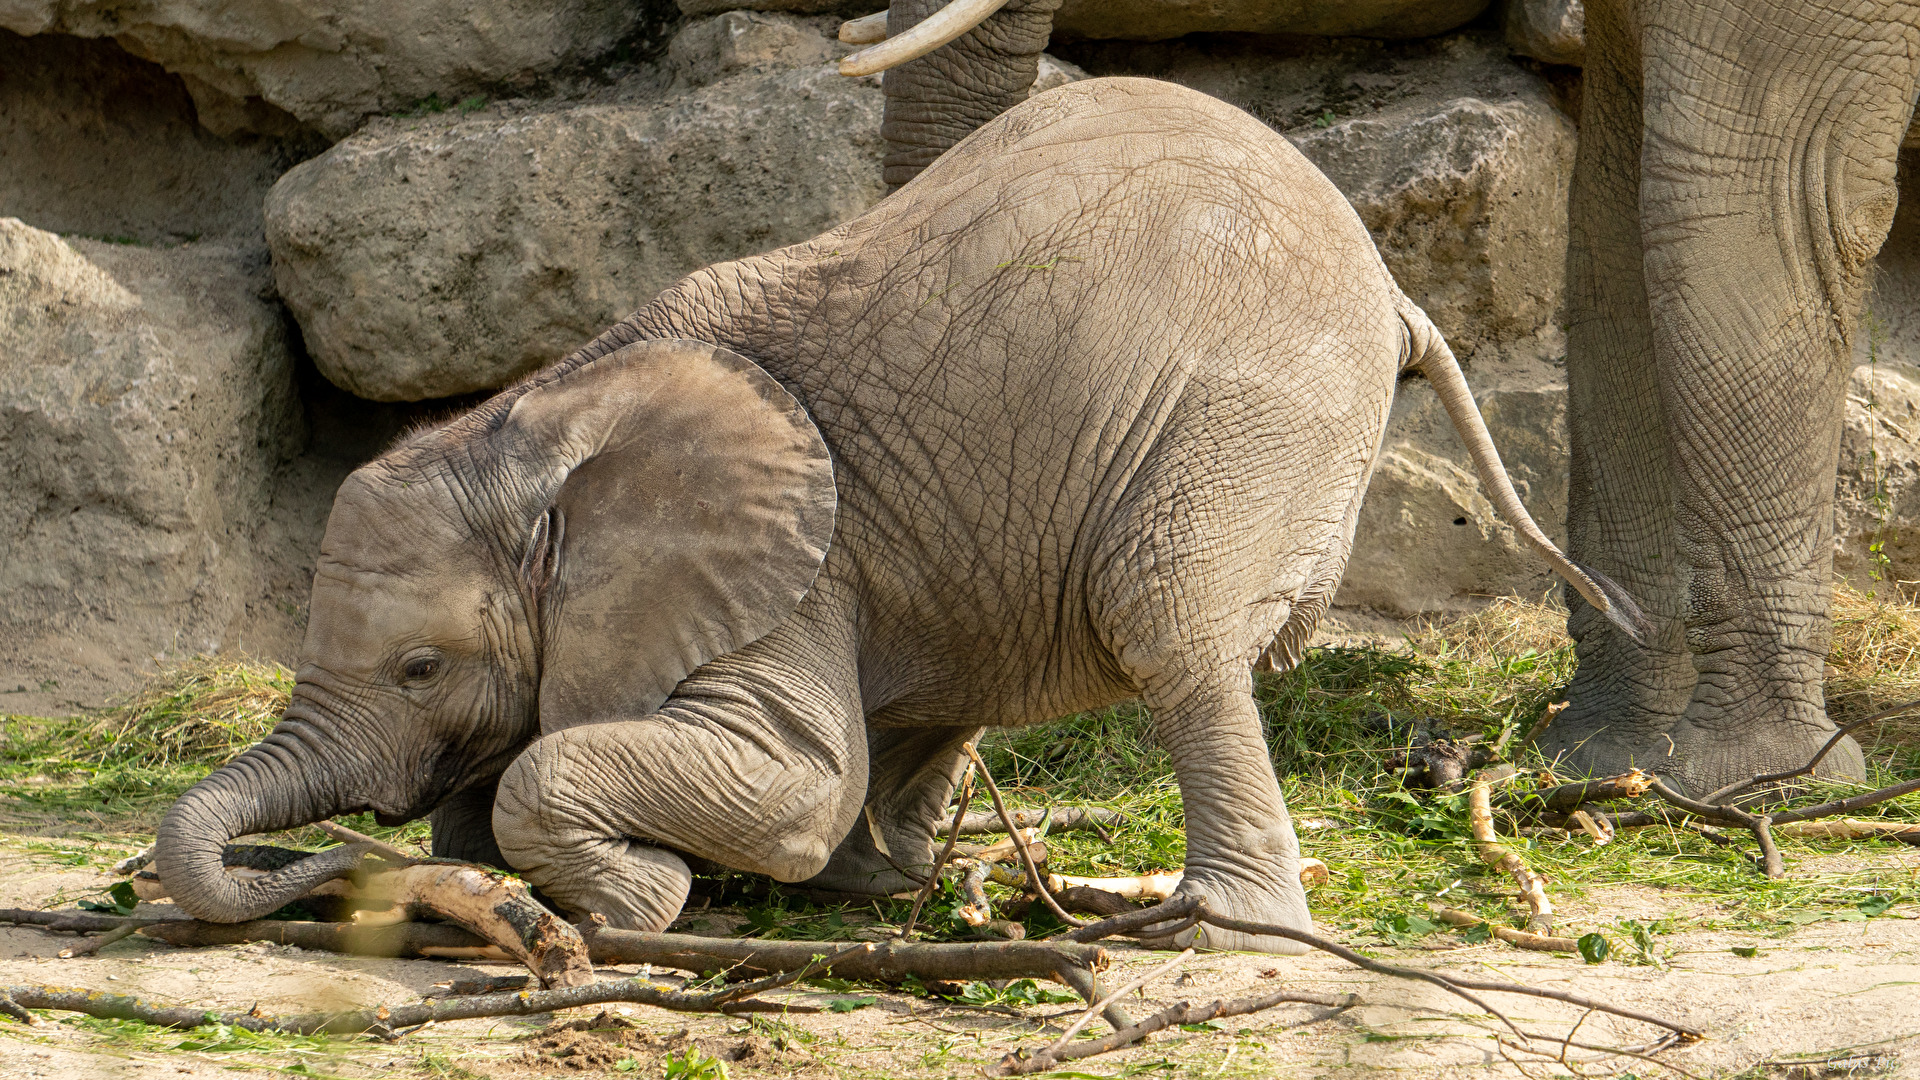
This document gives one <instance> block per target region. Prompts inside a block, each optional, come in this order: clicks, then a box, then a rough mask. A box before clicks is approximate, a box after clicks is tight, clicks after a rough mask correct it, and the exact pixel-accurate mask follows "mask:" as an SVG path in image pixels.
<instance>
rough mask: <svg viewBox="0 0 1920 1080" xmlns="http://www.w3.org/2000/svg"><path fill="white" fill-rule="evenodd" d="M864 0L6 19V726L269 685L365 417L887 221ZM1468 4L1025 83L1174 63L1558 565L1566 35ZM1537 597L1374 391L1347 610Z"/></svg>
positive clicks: (2, 153) (1846, 492)
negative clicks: (1393, 286)
mask: <svg viewBox="0 0 1920 1080" xmlns="http://www.w3.org/2000/svg"><path fill="white" fill-rule="evenodd" d="M874 6H877V4H871V5H867V6H866V7H862V6H861V5H860V4H858V3H851V2H850V0H678V2H677V4H674V5H669V4H666V3H665V2H664V0H656V2H650V3H640V4H607V3H603V2H601V0H563V2H561V3H559V4H548V5H528V4H524V3H521V4H518V5H517V6H516V5H515V4H511V3H510V4H508V5H507V6H505V7H503V6H501V5H500V4H498V3H489V4H485V5H476V4H472V3H469V2H468V0H424V2H423V3H421V4H416V5H412V6H408V7H406V9H405V10H404V11H403V10H400V9H397V8H394V9H391V10H389V8H390V5H384V6H379V7H374V6H368V4H367V3H366V0H241V2H240V3H238V4H232V3H221V4H214V3H211V0H143V2H142V3H140V4H137V5H136V4H131V3H124V2H121V0H87V2H81V0H0V162H4V163H5V167H4V168H0V218H6V219H14V220H6V221H4V222H0V596H5V597H7V599H8V602H7V604H6V605H5V606H4V608H0V711H46V710H49V709H54V708H58V707H61V706H64V705H69V704H73V703H87V704H92V703H97V702H98V701H99V700H101V699H102V698H103V697H104V696H105V695H107V694H108V693H110V692H112V691H114V690H116V689H119V688H123V687H125V686H128V685H130V684H131V683H132V682H133V681H135V680H136V679H137V678H138V676H139V674H140V672H141V670H142V669H144V668H146V667H149V666H151V665H152V664H153V663H155V662H156V661H158V660H160V659H163V658H165V657H168V656H174V655H180V654H183V653H190V652H196V651H215V650H223V651H235V650H251V651H256V652H261V653H265V654H268V655H274V656H278V657H280V658H282V659H286V658H289V657H290V655H291V653H292V651H293V648H294V643H295V642H297V640H298V638H299V635H300V632H301V628H302V622H303V612H304V606H305V603H306V595H307V591H308V585H309V580H310V578H311V573H312V563H313V559H314V555H315V552H316V551H317V545H318V539H319V536H320V532H321V529H322V527H323V526H324V523H325V518H326V513H327V509H328V506H329V504H330V502H331V498H332V493H333V490H334V488H335V487H337V485H338V483H339V482H340V480H341V478H342V477H344V475H345V474H346V472H347V471H348V470H350V469H351V468H353V467H354V466H355V465H356V464H358V463H359V462H361V461H364V460H366V459H367V458H368V457H369V456H371V455H373V454H374V453H377V452H378V450H379V449H380V448H381V447H382V445H383V444H384V443H385V441H386V440H388V439H390V438H391V437H392V435H393V434H394V433H395V432H397V431H399V430H401V429H403V428H404V427H405V426H407V425H408V424H409V423H410V422H412V421H415V420H417V419H419V418H420V417H423V416H434V415H445V414H447V413H448V412H450V411H452V410H456V409H459V408H461V407H464V406H466V405H469V404H471V403H472V402H473V401H475V400H478V399H479V397H480V396H481V395H484V394H485V393H487V392H489V391H490V390H492V389H494V388H497V387H499V386H501V385H503V384H505V383H507V382H510V381H512V380H514V379H516V378H518V377H520V376H521V375H523V374H525V373H526V372H528V371H531V370H533V369H535V368H537V367H538V366H540V365H541V364H544V363H547V362H550V361H551V360H552V359H555V358H557V357H559V356H561V355H563V354H564V353H566V352H567V351H568V350H570V349H571V348H573V347H574V346H576V345H578V344H579V343H581V342H582V341H585V340H586V339H588V338H590V337H591V336H592V335H593V334H595V333H596V332H598V331H599V330H600V329H601V328H603V327H604V326H605V325H607V324H609V323H611V322H613V321H615V320H617V319H619V318H620V317H622V316H623V315H625V314H626V313H627V312H628V311H630V310H632V309H633V308H635V307H638V306H640V305H641V304H643V303H645V302H646V300H647V299H648V298H650V297H651V296H652V295H653V294H654V293H655V292H657V291H658V290H659V289H661V288H662V287H664V286H666V285H667V284H669V283H671V282H672V281H673V280H674V279H676V278H677V277H679V276H681V275H683V274H685V273H687V272H688V271H691V270H693V269H696V268H697V267H699V266H701V265H704V264H706V263H709V262H712V261H716V260H721V259H727V258H733V257H737V256H741V255H745V254H750V253H752V252H756V251H761V250H765V249H767V248H771V247H775V246H778V245H781V244H785V243H789V242H793V241H796V240H800V239H804V238H805V237H808V236H811V235H814V234H815V233H817V232H819V231H822V230H824V229H826V228H828V227H830V226H832V225H834V224H836V223H838V222H840V221H843V220H845V219H847V218H849V217H851V216H853V215H855V214H858V213H860V212H861V211H863V210H864V209H866V208H867V207H869V206H871V205H872V204H873V203H874V202H875V201H877V200H878V199H879V198H881V197H882V195H883V194H884V186H883V185H882V184H881V182H880V174H879V160H880V157H881V155H882V153H883V144H882V142H881V140H880V137H879V132H878V128H879V120H880V112H881V104H882V102H881V96H880V92H879V90H878V85H877V80H876V79H860V80H849V79H844V78H841V77H840V76H838V75H837V74H836V73H835V72H834V70H833V68H832V66H831V64H832V61H833V60H835V59H836V58H837V57H838V56H840V55H842V54H843V53H844V52H845V51H847V50H846V49H845V48H844V47H843V46H840V45H839V44H838V43H837V42H836V41H834V40H833V36H834V32H835V30H836V28H837V26H838V22H839V19H840V17H841V16H844V15H859V14H865V13H866V11H867V10H869V9H871V8H872V7H874ZM1487 6H1488V5H1487V3H1486V0H1446V2H1444V3H1414V2H1412V0H1355V2H1351V3H1343V4H1332V3H1327V2H1324V0H1287V2H1285V3H1267V2H1258V3H1256V2H1253V0H1206V2H1204V3H1202V2H1192V3H1189V2H1187V0H1164V2H1163V0H1151V2H1149V0H1116V2H1111V3H1110V2H1107V0H1098V2H1096V0H1066V2H1065V3H1064V5H1063V6H1062V8H1061V12H1060V17H1059V22H1058V27H1059V32H1058V33H1057V34H1056V37H1055V41H1054V44H1053V46H1052V50H1053V51H1052V53H1051V54H1050V55H1048V56H1046V57H1043V62H1042V70H1043V73H1044V74H1043V79H1042V83H1041V84H1040V86H1039V88H1038V90H1039V91H1044V90H1045V89H1046V88H1048V87H1050V86H1053V85H1058V84H1059V83H1062V82H1066V81H1071V80H1073V79H1077V78H1082V77H1085V76H1087V75H1089V74H1091V75H1107V74H1115V75H1120V74H1125V75H1145V76H1150V77H1156V78H1163V79H1169V80H1172V81H1175V82H1180V83H1183V84H1185V85H1188V86H1192V87H1194V88H1196V89H1198V90H1201V91H1203V92H1206V93H1209V94H1213V95H1215V96H1218V97H1220V98H1223V99H1225V100H1227V101H1229V102H1232V103H1234V104H1236V105H1238V106H1240V107H1242V108H1244V109H1246V110H1247V111H1249V112H1250V113H1252V114H1253V115H1255V116H1257V117H1259V118H1260V119H1262V120H1263V121H1265V122H1266V123H1267V124H1269V125H1270V126H1272V127H1274V128H1275V129H1276V130H1279V131H1281V132H1283V133H1284V134H1286V136H1287V137H1288V138H1290V139H1292V140H1293V141H1294V143H1295V144H1296V145H1297V146H1299V147H1300V149H1301V150H1302V151H1303V152H1304V153H1305V154H1307V155H1308V156H1309V157H1310V158H1311V159H1312V160H1313V161H1314V162H1315V163H1316V164H1317V165H1318V166H1319V167H1320V168H1321V169H1322V170H1323V171H1325V172H1326V173H1327V174H1328V176H1329V177H1331V178H1332V179H1333V181H1334V182H1335V183H1336V184H1337V185H1338V186H1339V187H1340V188H1341V190H1342V191H1344V192H1345V193H1346V194H1347V195H1348V197H1349V198H1350V199H1351V200H1352V201H1353V203H1354V206H1355V209H1356V211H1357V212H1358V213H1359V215H1360V217H1361V219H1362V220H1363V221H1364V222H1365V223H1366V225H1367V226H1368V228H1369V229H1370V230H1371V231H1372V232H1373V234H1374V236H1375V239H1376V241H1377V242H1378V244H1379V246H1380V249H1381V254H1382V256H1383V257H1384V259H1385V260H1386V262H1387V264H1388V266H1389V268H1390V269H1391V270H1392V271H1393V272H1394V274H1395V276H1396V278H1397V279H1398V280H1399V281H1400V283H1401V285H1402V287H1403V288H1405V289H1406V290H1407V292H1408V293H1409V295H1411V296H1412V297H1413V298H1414V299H1416V300H1417V301H1419V302H1420V303H1421V304H1422V305H1423V306H1425V307H1426V309H1427V310H1428V311H1429V312H1430V313H1431V314H1432V315H1433V317H1434V320H1435V322H1436V323H1437V324H1438V325H1439V326H1440V327H1441V329H1442V330H1443V331H1444V332H1445V333H1446V334H1447V336H1448V338H1449V340H1450V341H1451V342H1452V343H1453V345H1454V348H1455V350H1456V352H1457V353H1459V355H1460V356H1461V358H1462V360H1463V362H1464V364H1465V366H1466V367H1467V371H1468V377H1469V379H1470V380H1471V381H1472V383H1473V385H1474V387H1475V393H1476V397H1477V398H1478V400H1479V401H1480V404H1481V408H1482V411H1483V412H1484V413H1485V414H1486V416H1487V420H1488V423H1489V426H1490V427H1491V429H1492V430H1493V434H1494V437H1495V439H1496V441H1497V443H1498V444H1499V446H1500V448H1501V450H1502V453H1503V455H1504V456H1505V457H1506V459H1507V463H1508V466H1509V468H1510V470H1511V471H1512V473H1513V474H1514V477H1515V480H1516V482H1517V486H1518V487H1519V489H1520V492H1521V495H1522V498H1523V499H1524V500H1525V501H1526V502H1527V504H1528V505H1529V506H1530V507H1531V508H1532V510H1533V513H1534V515H1535V516H1536V518H1537V519H1538V520H1539V521H1540V522H1541V523H1542V525H1544V526H1546V527H1547V529H1548V531H1549V532H1550V533H1552V534H1554V535H1555V536H1556V537H1558V536H1559V534H1560V531H1561V522H1562V520H1563V517H1564V514H1565V509H1566V487H1567V441H1566V440H1567V435H1566V432H1567V422H1566V404H1565V402H1566V393H1565V377H1564V369H1563V366H1562V356H1563V351H1564V344H1563V336H1562V333H1561V329H1560V326H1559V319H1560V315H1561V305H1562V302H1563V299H1562V292H1563V288H1562V286H1563V281H1564V270H1563V262H1564V258H1565V251H1566V225H1565V217H1566V199H1567V185H1568V177H1569V174H1570V171H1571V168H1572V159H1573V152H1574V148H1575V145H1576V143H1577V140H1578V132H1577V129H1576V125H1575V123H1574V121H1573V119H1572V116H1573V114H1575V113H1577V109H1578V98H1579V73H1578V70H1577V66H1568V65H1577V64H1578V63H1579V62H1580V60H1581V57H1582V50H1583V44H1582V41H1581V30H1582V27H1581V19H1582V12H1581V6H1580V3H1579V0H1504V2H1503V3H1502V4H1501V5H1500V6H1499V8H1498V9H1497V10H1484V9H1486V8H1487ZM749 9H752V10H749ZM1265 34H1282V35H1289V36H1279V37H1274V36H1262V35H1265ZM1302 34H1333V35H1365V36H1334V37H1324V36H1323V37H1304V36H1299V35H1302ZM1389 39H1398V40H1389ZM1907 164H1908V165H1912V164H1915V162H1908V163H1907ZM1914 175H1915V174H1914V173H1913V170H1912V169H1911V168H1909V169H1908V170H1907V177H1908V179H1907V182H1908V185H1909V186H1911V185H1912V183H1913V182H1914ZM1910 196H1911V197H1910V198H1909V199H1908V200H1907V201H1906V203H1905V204H1904V205H1905V206H1907V207H1909V209H1908V210H1906V211H1903V212H1902V214H1901V215H1900V217H1899V218H1898V220H1897V221H1896V223H1895V227H1894V231H1893V235H1892V238H1891V239H1890V240H1889V242H1888V245H1887V248H1886V251H1885V253H1884V254H1883V255H1882V257H1881V259H1880V263H1879V271H1878V276H1877V277H1876V283H1875V287H1874V292H1873V294H1872V299H1871V301H1870V303H1869V309H1870V316H1869V319H1868V320H1867V323H1866V324H1865V325H1863V327H1862V328H1861V330H1860V332H1859V333H1858V334H1857V335H1856V342H1857V346H1858V347H1857V352H1858V360H1859V363H1860V365H1861V367H1860V369H1859V370H1858V371H1856V373H1855V378H1854V385H1853V390H1852V394H1851V396H1850V398H1849V403H1848V406H1847V429H1846V433H1845V441H1844V446H1843V452H1842V453H1843V457H1842V462H1841V476H1840V479H1839V483H1838V487H1837V491H1838V496H1839V500H1838V511H1837V515H1836V553H1837V565H1838V566H1839V568H1840V569H1841V571H1842V572H1844V573H1846V574H1848V575H1850V576H1852V577H1854V578H1856V579H1858V580H1859V581H1860V582H1862V583H1864V584H1868V585H1872V584H1873V583H1875V582H1877V581H1886V580H1893V579H1898V580H1909V581H1911V580H1920V314H1916V313H1920V192H1912V193H1910ZM1551 586H1552V579H1551V578H1550V576H1549V575H1548V574H1547V572H1546V569H1545V567H1544V565H1542V564H1541V563H1540V562H1539V561H1538V560H1536V559H1535V558H1534V557H1533V556H1532V555H1530V554H1529V553H1527V552H1526V551H1524V550H1523V549H1522V548H1521V547H1520V545H1519V544H1518V543H1517V542H1516V541H1515V538H1514V536H1513V533H1512V531H1511V529H1510V528H1509V527H1508V526H1507V525H1505V524H1504V523H1503V522H1500V521H1499V520H1497V518H1495V517H1494V515H1493V514H1492V511H1491V508H1490V507H1489V505H1488V504H1487V502H1486V500H1485V498H1484V497H1483V495H1482V494H1481V492H1480V490H1479V485H1478V483H1477V481H1476V480H1475V479H1474V477H1473V476H1472V473H1471V470H1470V467H1469V464H1468V462H1467V459H1466V455H1465V452H1464V450H1463V449H1462V448H1461V446H1460V445H1459V441H1458V439H1457V438H1456V437H1455V436H1454V434H1453V432H1452V429H1451V427H1450V425H1449V424H1448V423H1447V421H1446V419H1445V417H1444V415H1443V413H1442V411H1441V410H1440V409H1439V407H1438V405H1437V402H1436V401H1435V399H1434V397H1433V394H1432V392H1431V391H1430V390H1429V389H1428V388H1427V386H1426V385H1425V384H1424V383H1423V382H1421V381H1419V380H1417V379H1414V380H1408V381H1406V382H1404V383H1403V384H1402V386H1401V389H1400V391H1399V395H1398V397H1397V400H1396V402H1395V404H1394V408H1393V412H1392V417H1391V421H1390V425H1389V430H1388V433H1387V437H1386V439H1385V443H1384V445H1383V447H1382V452H1381V457H1380V460H1379V464H1378V467H1377V469H1376V472H1375V476H1374V480H1373V483H1372V486H1371V488H1370V490H1369V494H1368V499H1367V503H1366V505H1365V508H1364V510H1363V513H1362V516H1361V521H1360V530H1359V536H1358V539H1357V542H1356V546H1355V549H1354V553H1353V558H1352V562H1351V565H1350V567H1349V570H1348V574H1347V578H1346V582H1345V584H1344V586H1343V588H1342V590H1341V592H1340V594H1339V598H1338V604H1339V605H1340V606H1342V607H1343V608H1345V609H1347V610H1349V611H1353V612H1357V611H1363V610H1364V611H1370V612H1377V613H1381V614H1385V615H1389V616H1395V617H1404V616H1407V615H1413V614H1421V613H1436V612H1446V611H1453V610H1459V609H1463V608H1468V607H1472V606H1476V605H1477V604H1479V603H1481V602H1483V601H1484V598H1485V597H1487V596H1494V595H1506V594H1515V593H1517V594H1521V595H1529V596H1538V595H1540V594H1541V593H1542V592H1544V591H1545V590H1547V589H1548V588H1550V587H1551Z"/></svg>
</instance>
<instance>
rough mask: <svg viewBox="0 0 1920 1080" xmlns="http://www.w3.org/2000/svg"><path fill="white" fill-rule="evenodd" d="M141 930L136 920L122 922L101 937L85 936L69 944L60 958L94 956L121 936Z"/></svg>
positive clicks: (127, 935)
mask: <svg viewBox="0 0 1920 1080" xmlns="http://www.w3.org/2000/svg"><path fill="white" fill-rule="evenodd" d="M139 931H140V924H139V923H135V922H124V923H121V924H120V925H119V926H116V927H114V928H113V929H111V930H109V931H107V932H106V933H104V934H101V935H100V936H99V937H91V938H83V939H82V940H80V941H76V942H74V943H73V944H71V945H69V946H67V947H66V948H64V949H61V950H60V954H59V955H60V959H62V960H71V959H73V958H74V957H76V956H92V955H93V954H94V953H97V952H99V951H100V950H101V949H104V948H106V947H107V946H109V945H111V944H113V943H114V942H116V941H119V940H120V939H121V938H125V937H131V936H133V935H134V934H136V933H139Z"/></svg>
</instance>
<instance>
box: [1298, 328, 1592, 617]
mask: <svg viewBox="0 0 1920 1080" xmlns="http://www.w3.org/2000/svg"><path fill="white" fill-rule="evenodd" d="M1470 378H1471V379H1472V383H1473V396H1474V400H1475V401H1477V402H1479V404H1480V412H1481V414H1482V415H1483V416H1485V417H1486V420H1487V428H1488V430H1489V431H1491V432H1492V433H1493V441H1494V444H1495V445H1496V446H1498V447H1499V449H1500V456H1501V459H1502V460H1503V461H1504V462H1505V463H1506V466H1507V472H1508V473H1509V474H1510V475H1511V476H1512V477H1513V485H1514V488H1515V489H1516V490H1517V491H1519V493H1520V500H1521V501H1522V502H1523V503H1525V504H1526V506H1527V510H1528V512H1529V513H1531V514H1532V515H1533V517H1534V520H1535V521H1537V522H1539V523H1540V527H1541V528H1542V529H1544V530H1546V532H1547V535H1548V536H1550V537H1552V538H1553V540H1554V542H1556V543H1564V542H1565V533H1566V529H1565V522H1566V515H1567V475H1568V473H1567V470H1568V454H1567V383H1566V370H1565V368H1563V367H1561V366H1559V365H1558V364H1554V363H1549V362H1546V361H1543V360H1537V359H1536V360H1530V361H1524V362H1514V363H1507V364H1502V365H1498V366H1492V367H1488V368H1483V369H1482V370H1477V371H1475V372H1474V373H1473V374H1472V375H1471V376H1470ZM1556 581H1557V579H1556V578H1554V576H1553V574H1552V572H1551V571H1549V570H1548V569H1547V565H1546V563H1545V562H1544V561H1542V560H1541V559H1540V558H1539V557H1538V556H1537V555H1535V554H1534V553H1533V551H1532V550H1531V549H1530V548H1528V547H1526V545H1525V544H1523V543H1522V542H1521V541H1520V540H1519V538H1518V537H1517V536H1515V535H1514V531H1513V528H1512V527H1511V526H1509V525H1508V524H1507V523H1506V522H1505V521H1503V520H1501V519H1500V517H1499V515H1498V514H1496V513H1494V510H1493V505H1492V504H1491V503H1489V502H1488V501H1487V498H1486V496H1485V495H1484V494H1483V493H1482V492H1481V489H1480V482H1479V480H1478V478H1476V477H1475V476H1474V474H1473V463H1472V462H1471V461H1470V460H1469V459H1468V457H1467V452H1466V449H1465V447H1463V446H1461V444H1460V439H1459V437H1458V436H1457V435H1455V434H1454V430H1453V425H1452V423H1450V422H1449V421H1448V419H1447V414H1446V411H1445V410H1444V409H1443V408H1442V407H1441V405H1440V401H1439V398H1438V397H1436V396H1435V394H1434V392H1433V388H1432V387H1430V386H1429V385H1427V382H1426V380H1424V379H1410V380H1407V381H1405V382H1402V383H1401V384H1400V388H1399V391H1398V393H1397V394H1396V395H1395V397H1394V403H1393V412H1392V414H1391V416H1390V417H1389V419H1388V422H1387V435H1386V439H1385V440H1384V442H1383V444H1382V446H1381V451H1380V458H1379V461H1378V463H1377V464H1376V465H1375V467H1374V474H1373V481H1372V482H1371V483H1370V484H1369V485H1368V487H1367V497H1366V501H1365V502H1364V503H1363V504H1362V505H1361V508H1360V524H1359V528H1358V529H1357V530H1356V534H1355V541H1354V550H1353V554H1352V557H1351V558H1350V560H1349V562H1348V565H1347V576H1346V578H1345V580H1344V581H1343V582H1342V584H1341V586H1340V592H1339V594H1338V595H1337V596H1336V597H1335V603H1336V604H1337V605H1338V606H1340V607H1345V608H1363V609H1366V610H1369V611H1375V612H1380V613H1382V614H1387V615H1392V616H1395V617H1407V616H1412V615H1420V614H1427V613H1434V612H1448V611H1460V610H1466V609H1470V608H1474V607H1478V606H1479V605H1480V604H1483V603H1485V601H1486V599H1487V598H1488V597H1491V596H1525V597H1530V598H1535V599H1537V598H1539V597H1541V596H1542V595H1544V594H1545V593H1546V592H1547V591H1548V590H1549V589H1552V588H1553V587H1554V585H1555V582H1556Z"/></svg>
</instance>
